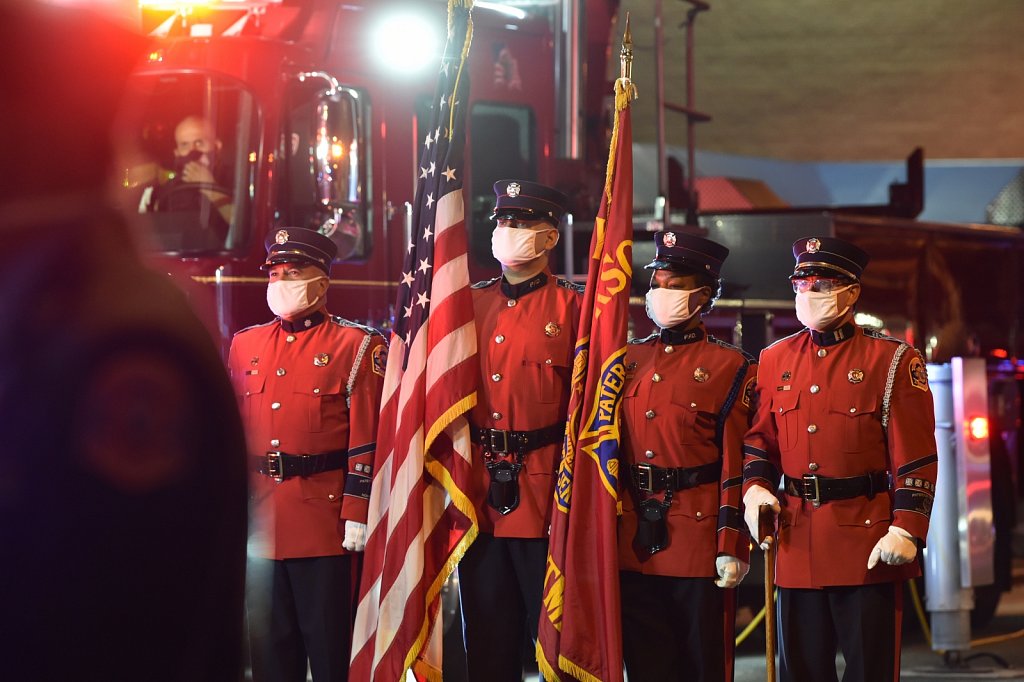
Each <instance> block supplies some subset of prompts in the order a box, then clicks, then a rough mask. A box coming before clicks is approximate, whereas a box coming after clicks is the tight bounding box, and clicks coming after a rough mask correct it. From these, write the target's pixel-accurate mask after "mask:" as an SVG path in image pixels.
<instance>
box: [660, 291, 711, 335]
mask: <svg viewBox="0 0 1024 682" xmlns="http://www.w3.org/2000/svg"><path fill="white" fill-rule="evenodd" d="M699 291H700V289H663V288H661V287H659V288H657V289H651V290H650V291H648V292H647V317H649V318H651V320H652V321H653V322H654V324H656V325H658V326H659V327H661V328H662V329H669V328H671V327H675V326H676V325H678V324H682V323H683V322H686V321H687V320H689V319H690V318H691V317H693V315H694V313H696V312H697V308H698V306H697V305H695V303H696V301H694V300H693V299H694V298H695V297H696V295H697V293H698V292H699Z"/></svg>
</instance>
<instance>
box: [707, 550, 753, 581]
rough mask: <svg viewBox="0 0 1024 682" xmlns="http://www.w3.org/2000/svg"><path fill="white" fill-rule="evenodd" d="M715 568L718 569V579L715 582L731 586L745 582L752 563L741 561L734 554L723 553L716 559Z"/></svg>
mask: <svg viewBox="0 0 1024 682" xmlns="http://www.w3.org/2000/svg"><path fill="white" fill-rule="evenodd" d="M715 568H716V569H718V580H716V581H715V584H716V585H718V586H719V587H724V588H730V587H736V586H737V585H739V584H740V583H741V582H743V579H744V578H745V577H747V571H749V570H750V564H748V563H747V562H746V561H740V560H739V559H737V558H736V557H734V556H729V555H728V554H723V555H722V556H720V557H718V558H716V559H715Z"/></svg>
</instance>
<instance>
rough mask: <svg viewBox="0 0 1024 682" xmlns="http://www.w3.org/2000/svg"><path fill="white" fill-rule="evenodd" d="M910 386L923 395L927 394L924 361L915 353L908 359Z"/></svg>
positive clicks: (926, 375) (926, 376) (926, 370)
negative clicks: (920, 391) (922, 392)
mask: <svg viewBox="0 0 1024 682" xmlns="http://www.w3.org/2000/svg"><path fill="white" fill-rule="evenodd" d="M910 385H911V386H913V387H914V388H916V389H919V390H922V391H924V392H925V393H927V392H928V369H927V368H926V367H925V366H924V360H922V359H921V356H920V355H918V354H917V353H914V357H912V358H910Z"/></svg>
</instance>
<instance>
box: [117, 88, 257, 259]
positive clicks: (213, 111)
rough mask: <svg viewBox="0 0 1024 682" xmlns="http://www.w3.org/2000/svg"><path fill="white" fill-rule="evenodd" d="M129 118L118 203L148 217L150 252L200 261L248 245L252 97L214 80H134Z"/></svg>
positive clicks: (253, 157) (254, 151) (254, 149)
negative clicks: (200, 255)
mask: <svg viewBox="0 0 1024 682" xmlns="http://www.w3.org/2000/svg"><path fill="white" fill-rule="evenodd" d="M126 111H127V112H128V113H127V116H126V118H127V119H128V120H126V121H125V122H124V126H123V131H122V135H125V136H127V138H128V140H127V143H128V144H127V147H128V151H127V159H126V161H125V162H124V164H123V166H124V167H123V169H122V170H123V172H124V178H123V182H122V183H121V184H122V189H123V192H122V197H121V200H122V205H123V206H124V208H125V210H127V211H129V212H138V213H141V214H145V215H146V221H145V222H146V223H148V225H149V227H150V228H151V233H152V235H153V239H152V240H151V244H152V247H153V248H154V249H155V250H157V251H160V252H165V253H175V254H179V253H180V254H195V253H207V252H221V251H232V250H235V249H238V248H241V247H242V246H244V245H245V243H246V241H247V239H248V232H249V223H250V213H251V206H252V195H253V191H254V183H255V168H256V161H257V158H258V155H259V147H258V145H259V141H258V136H257V121H258V113H259V112H258V111H257V108H256V104H255V100H254V98H253V96H252V94H251V93H250V92H248V91H247V90H245V89H244V88H243V87H242V86H241V85H239V84H238V83H236V82H234V81H231V80H229V79H225V78H221V77H217V76H214V75H210V74H202V73H181V74H177V73H175V74H167V73H164V74H146V75H137V76H136V77H135V78H134V80H133V81H132V84H131V85H130V88H129V94H128V100H127V106H126Z"/></svg>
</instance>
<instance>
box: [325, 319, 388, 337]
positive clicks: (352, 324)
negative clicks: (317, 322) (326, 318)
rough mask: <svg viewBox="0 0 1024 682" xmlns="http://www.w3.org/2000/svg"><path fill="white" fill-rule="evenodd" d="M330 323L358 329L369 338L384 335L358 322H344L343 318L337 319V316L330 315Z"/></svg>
mask: <svg viewBox="0 0 1024 682" xmlns="http://www.w3.org/2000/svg"><path fill="white" fill-rule="evenodd" d="M331 322H333V323H334V324H336V325H338V326H339V327H348V328H350V329H359V330H360V331H363V332H366V334H368V335H370V336H380V337H382V338H383V336H384V334H383V333H382V332H381V331H380V330H379V329H375V328H374V327H368V326H366V325H365V324H359V323H358V322H353V321H352V320H346V319H345V318H344V317H339V316H337V315H331Z"/></svg>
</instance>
